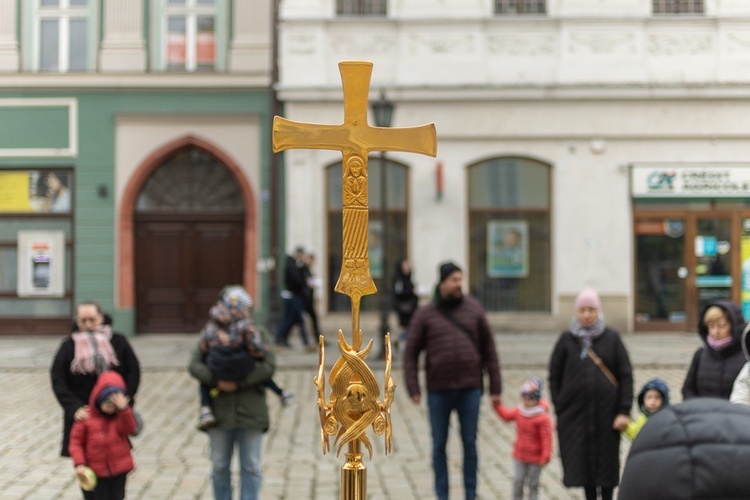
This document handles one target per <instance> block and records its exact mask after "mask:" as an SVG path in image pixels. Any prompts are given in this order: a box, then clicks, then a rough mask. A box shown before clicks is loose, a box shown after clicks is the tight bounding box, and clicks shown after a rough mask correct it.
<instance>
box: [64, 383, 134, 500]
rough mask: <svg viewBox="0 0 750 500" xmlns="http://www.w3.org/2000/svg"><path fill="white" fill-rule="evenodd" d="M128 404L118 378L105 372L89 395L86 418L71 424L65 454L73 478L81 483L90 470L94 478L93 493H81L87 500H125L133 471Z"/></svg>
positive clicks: (130, 419)
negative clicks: (76, 478) (129, 473)
mask: <svg viewBox="0 0 750 500" xmlns="http://www.w3.org/2000/svg"><path fill="white" fill-rule="evenodd" d="M128 403H129V398H128V397H127V396H126V395H125V382H124V381H123V379H122V377H121V376H120V374H119V373H117V372H115V371H105V372H103V373H102V374H101V375H99V378H98V379H97V381H96V385H95V386H94V390H92V391H91V396H90V398H89V408H90V414H89V418H87V419H86V420H83V421H80V422H76V423H74V424H73V429H72V430H71V432H70V445H69V446H68V450H69V451H70V456H71V458H72V459H73V466H74V467H75V470H76V474H77V475H78V477H79V478H81V479H83V478H85V476H86V474H87V468H90V469H91V470H93V471H94V474H96V476H97V483H96V487H95V488H94V490H93V491H84V493H83V494H84V497H85V498H86V499H87V500H122V499H123V498H125V478H126V476H127V474H128V472H130V471H131V470H133V468H134V467H135V466H134V464H133V456H132V454H131V453H130V441H129V440H128V435H129V434H131V433H132V432H133V431H134V430H135V418H134V417H133V411H132V410H131V409H130V405H129V404H128ZM82 482H83V481H82Z"/></svg>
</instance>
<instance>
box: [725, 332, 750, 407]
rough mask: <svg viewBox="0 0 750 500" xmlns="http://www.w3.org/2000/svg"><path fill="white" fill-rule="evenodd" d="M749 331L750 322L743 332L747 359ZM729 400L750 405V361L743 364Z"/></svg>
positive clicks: (743, 349)
mask: <svg viewBox="0 0 750 500" xmlns="http://www.w3.org/2000/svg"><path fill="white" fill-rule="evenodd" d="M748 331H750V324H749V325H747V326H746V327H745V331H743V332H742V352H743V353H744V354H745V359H748V360H750V345H748V344H750V336H748V334H747V332H748ZM729 402H730V403H739V404H743V405H745V406H750V361H748V362H746V363H745V364H744V365H743V366H742V369H741V370H740V374H739V375H737V378H736V379H734V385H733V386H732V394H731V395H730V396H729Z"/></svg>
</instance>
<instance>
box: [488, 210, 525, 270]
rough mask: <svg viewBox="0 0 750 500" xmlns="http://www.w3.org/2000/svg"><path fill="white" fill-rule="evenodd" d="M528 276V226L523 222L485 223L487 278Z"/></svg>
mask: <svg viewBox="0 0 750 500" xmlns="http://www.w3.org/2000/svg"><path fill="white" fill-rule="evenodd" d="M528 275H529V225H528V223H527V222H526V221H525V220H503V221H491V222H488V223H487V276H489V277H490V278H525V277H526V276H528Z"/></svg>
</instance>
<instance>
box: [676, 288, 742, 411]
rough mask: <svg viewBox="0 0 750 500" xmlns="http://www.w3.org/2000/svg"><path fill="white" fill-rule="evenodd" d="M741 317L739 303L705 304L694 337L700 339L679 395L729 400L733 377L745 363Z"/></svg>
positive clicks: (734, 377)
mask: <svg viewBox="0 0 750 500" xmlns="http://www.w3.org/2000/svg"><path fill="white" fill-rule="evenodd" d="M744 328H745V320H744V318H743V317H742V310H741V309H740V306H738V305H737V304H735V303H733V302H728V301H719V302H714V303H712V304H709V305H708V307H706V308H705V309H704V310H703V313H702V314H701V321H700V325H698V336H699V337H700V338H701V340H702V341H703V346H701V347H700V348H699V349H698V350H697V351H695V355H694V356H693V361H692V362H691V363H690V368H689V369H688V373H687V376H686V377H685V383H684V384H683V385H682V398H683V400H685V401H687V400H688V399H692V398H705V397H714V398H721V399H729V396H730V395H731V394H732V385H733V384H734V379H736V378H737V375H739V373H740V370H742V366H743V365H744V364H745V355H744V354H743V353H742V330H743V329H744Z"/></svg>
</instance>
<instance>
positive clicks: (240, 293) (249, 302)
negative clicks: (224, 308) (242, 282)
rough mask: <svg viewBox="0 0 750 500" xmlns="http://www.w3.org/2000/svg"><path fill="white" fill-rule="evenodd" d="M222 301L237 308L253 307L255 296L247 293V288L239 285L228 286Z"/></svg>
mask: <svg viewBox="0 0 750 500" xmlns="http://www.w3.org/2000/svg"><path fill="white" fill-rule="evenodd" d="M221 301H222V302H224V303H225V304H226V305H228V306H230V307H236V308H237V309H249V308H251V307H253V305H254V304H253V298H252V297H251V296H250V294H249V293H247V290H245V289H244V288H242V287H241V286H239V285H232V286H228V287H226V288H225V289H224V294H223V295H222V296H221Z"/></svg>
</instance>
